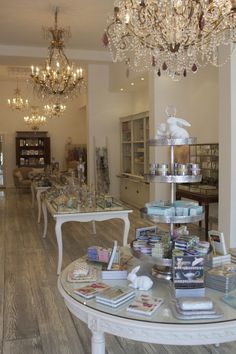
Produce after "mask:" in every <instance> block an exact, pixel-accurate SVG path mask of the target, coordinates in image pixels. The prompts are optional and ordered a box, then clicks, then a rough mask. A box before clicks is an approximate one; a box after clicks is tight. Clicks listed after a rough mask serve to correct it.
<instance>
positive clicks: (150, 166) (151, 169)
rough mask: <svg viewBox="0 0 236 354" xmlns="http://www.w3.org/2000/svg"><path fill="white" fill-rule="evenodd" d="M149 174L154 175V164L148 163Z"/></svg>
mask: <svg viewBox="0 0 236 354" xmlns="http://www.w3.org/2000/svg"><path fill="white" fill-rule="evenodd" d="M149 173H150V174H151V175H155V174H156V164H155V163H150V164H149Z"/></svg>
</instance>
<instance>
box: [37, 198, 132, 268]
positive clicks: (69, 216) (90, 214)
mask: <svg viewBox="0 0 236 354" xmlns="http://www.w3.org/2000/svg"><path fill="white" fill-rule="evenodd" d="M42 211H43V218H44V231H43V237H44V238H45V237H46V235H47V227H48V213H47V211H49V213H50V214H51V216H52V217H53V218H54V219H55V220H56V225H55V233H56V238H57V245H58V264H57V274H60V272H61V266H62V252H63V245H62V231H61V227H62V225H63V224H64V223H66V222H69V221H79V222H89V221H92V222H93V233H96V229H95V221H105V220H110V219H121V220H123V222H124V231H123V245H127V241H128V235H129V228H130V221H129V216H128V214H129V213H132V210H131V209H128V208H127V207H125V206H124V207H123V208H122V210H105V209H102V208H101V207H96V208H93V209H89V208H87V209H86V208H81V210H80V211H73V212H69V211H67V212H57V211H56V210H55V208H54V207H53V206H52V204H51V203H49V202H48V201H47V200H43V201H42Z"/></svg>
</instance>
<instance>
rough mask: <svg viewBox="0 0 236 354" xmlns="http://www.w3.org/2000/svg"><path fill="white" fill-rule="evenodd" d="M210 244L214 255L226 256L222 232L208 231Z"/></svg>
mask: <svg viewBox="0 0 236 354" xmlns="http://www.w3.org/2000/svg"><path fill="white" fill-rule="evenodd" d="M208 237H209V241H210V244H211V245H212V248H213V254H214V255H223V256H224V255H226V254H227V251H226V246H225V238H224V234H223V232H220V231H215V230H210V231H208Z"/></svg>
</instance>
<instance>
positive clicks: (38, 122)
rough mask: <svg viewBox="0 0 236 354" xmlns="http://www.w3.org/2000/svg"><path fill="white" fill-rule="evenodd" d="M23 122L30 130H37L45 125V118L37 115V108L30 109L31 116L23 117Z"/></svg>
mask: <svg viewBox="0 0 236 354" xmlns="http://www.w3.org/2000/svg"><path fill="white" fill-rule="evenodd" d="M24 121H25V123H26V124H27V125H29V126H30V127H31V129H32V130H39V128H40V127H41V126H42V125H45V124H46V117H44V116H41V115H40V114H39V107H38V106H32V107H31V115H30V116H27V117H24Z"/></svg>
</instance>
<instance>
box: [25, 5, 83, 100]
mask: <svg viewBox="0 0 236 354" xmlns="http://www.w3.org/2000/svg"><path fill="white" fill-rule="evenodd" d="M57 15H58V8H56V11H55V24H54V27H50V28H48V29H45V37H46V38H48V37H50V36H51V37H52V39H51V43H50V45H49V56H48V58H47V59H46V62H45V65H44V67H43V68H42V69H39V68H38V67H34V66H31V79H32V81H33V84H34V90H35V91H36V92H37V93H38V95H39V97H41V98H43V99H45V98H48V97H54V98H56V99H61V98H63V99H67V98H73V97H74V96H76V94H78V93H80V91H81V89H82V88H84V87H86V85H85V79H84V74H83V70H82V68H77V69H74V67H73V64H71V63H70V62H69V59H68V58H67V56H66V55H65V53H64V38H66V37H69V35H70V31H69V29H65V28H62V27H58V25H57Z"/></svg>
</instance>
